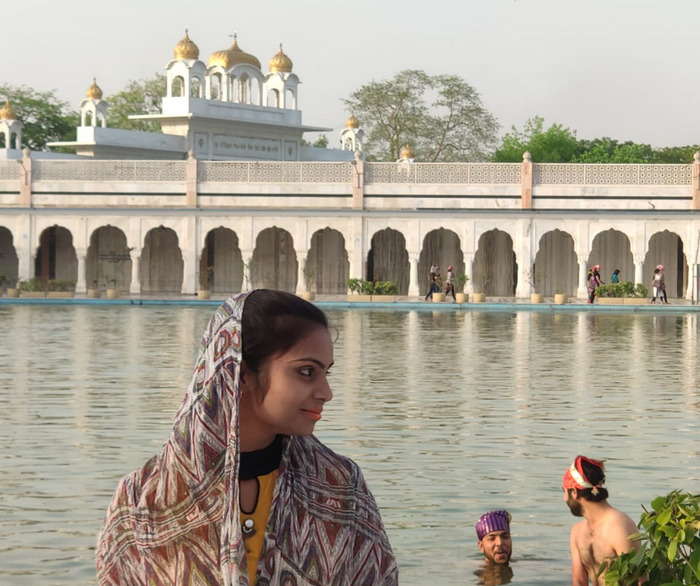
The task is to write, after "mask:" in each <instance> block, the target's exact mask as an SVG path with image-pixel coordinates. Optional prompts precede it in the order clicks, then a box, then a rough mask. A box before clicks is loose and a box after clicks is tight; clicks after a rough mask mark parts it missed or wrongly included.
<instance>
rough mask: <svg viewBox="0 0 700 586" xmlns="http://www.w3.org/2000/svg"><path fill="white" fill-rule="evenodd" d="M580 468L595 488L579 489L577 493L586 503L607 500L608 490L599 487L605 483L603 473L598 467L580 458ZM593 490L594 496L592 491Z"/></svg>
mask: <svg viewBox="0 0 700 586" xmlns="http://www.w3.org/2000/svg"><path fill="white" fill-rule="evenodd" d="M581 468H582V469H583V473H584V475H585V477H586V479H587V480H588V482H590V483H591V484H592V485H593V486H594V487H597V488H584V489H579V490H578V493H579V494H580V495H581V496H582V497H583V498H584V499H585V500H587V501H590V502H592V503H599V502H600V501H604V500H605V499H607V498H608V489H607V488H604V487H602V486H600V485H601V484H603V483H604V482H605V472H603V469H602V468H601V467H599V466H596V465H595V464H592V463H591V462H589V461H588V460H586V459H584V458H581ZM594 490H595V494H594V492H593V491H594Z"/></svg>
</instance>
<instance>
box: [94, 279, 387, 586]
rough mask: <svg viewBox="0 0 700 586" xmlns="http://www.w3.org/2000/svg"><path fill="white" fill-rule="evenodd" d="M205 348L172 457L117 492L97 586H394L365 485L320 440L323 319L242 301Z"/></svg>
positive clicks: (248, 297)
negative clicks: (317, 432)
mask: <svg viewBox="0 0 700 586" xmlns="http://www.w3.org/2000/svg"><path fill="white" fill-rule="evenodd" d="M202 346H203V349H202V353H201V354H200V357H199V359H198V361H197V365H196V367H195V371H194V376H193V379H192V382H191V383H190V386H189V389H188V392H187V395H186V396H185V401H184V403H183V405H182V407H181V408H180V411H179V413H178V415H177V417H176V419H175V424H174V426H173V431H172V432H171V434H170V438H169V439H168V441H167V443H166V445H165V447H164V449H163V451H162V452H161V453H160V454H158V455H156V456H154V457H153V458H152V459H151V460H150V461H149V462H148V463H146V465H145V466H144V467H143V468H141V469H139V470H136V471H135V472H132V473H131V474H130V475H128V476H126V477H125V478H124V479H122V481H121V482H120V483H119V486H118V487H117V490H116V493H115V495H114V497H113V499H112V503H111V504H110V507H109V509H108V511H107V516H106V518H105V522H104V525H103V527H102V530H101V532H100V535H99V537H98V541H97V551H96V557H97V570H98V579H99V583H100V584H102V585H104V584H128V585H130V586H131V585H148V586H150V585H152V584H156V585H165V584H168V585H170V584H177V585H181V584H188V585H189V584H197V585H202V586H205V585H206V586H209V585H226V586H229V585H231V586H233V585H248V584H250V585H254V584H258V585H269V584H288V585H290V586H291V585H302V584H303V585H306V584H313V585H324V584H348V585H349V584H391V585H393V584H397V583H398V569H397V566H396V562H395V560H394V556H393V554H392V551H391V547H390V545H389V541H388V539H387V536H386V534H385V532H384V528H383V526H382V521H381V517H380V515H379V510H378V508H377V505H376V503H375V501H374V498H373V497H372V494H371V493H370V491H369V489H368V488H367V486H366V484H365V481H364V479H363V477H362V472H361V471H360V469H359V467H358V466H357V465H356V464H355V463H354V462H353V461H352V460H350V459H348V458H345V457H343V456H339V455H337V454H335V453H334V452H332V451H331V450H330V449H328V448H327V447H325V446H324V445H323V444H322V443H321V442H319V441H318V440H317V439H316V438H315V437H314V436H313V435H312V433H313V429H314V425H315V424H316V422H317V421H319V420H320V419H321V414H322V411H323V407H324V406H325V404H326V403H327V402H328V401H330V400H331V398H332V397H333V393H332V392H331V389H330V387H329V385H328V380H327V375H328V369H329V368H330V367H331V365H332V363H333V344H332V342H331V338H330V334H329V332H328V323H327V320H326V317H325V315H324V314H323V312H322V311H320V310H319V309H318V308H316V307H315V306H314V305H312V304H310V303H308V302H306V301H303V300H302V299H300V298H298V297H296V296H294V295H291V294H289V293H283V292H280V291H271V290H258V291H253V292H251V293H243V294H241V295H238V296H235V297H232V298H230V299H229V300H228V301H226V302H225V303H224V304H223V305H222V306H221V307H220V308H219V309H218V311H217V312H216V314H215V315H214V316H213V317H212V319H211V321H210V323H209V326H208V328H207V330H206V332H205V334H204V338H203V340H202Z"/></svg>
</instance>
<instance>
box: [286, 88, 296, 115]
mask: <svg viewBox="0 0 700 586" xmlns="http://www.w3.org/2000/svg"><path fill="white" fill-rule="evenodd" d="M284 107H285V108H287V109H288V110H296V109H297V94H296V92H295V91H294V90H293V89H292V88H289V87H288V88H287V89H286V90H285V92H284Z"/></svg>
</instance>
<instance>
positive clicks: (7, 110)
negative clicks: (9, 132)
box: [0, 100, 17, 120]
mask: <svg viewBox="0 0 700 586" xmlns="http://www.w3.org/2000/svg"><path fill="white" fill-rule="evenodd" d="M0 120H17V112H15V109H14V108H13V107H12V104H10V100H7V101H6V102H5V105H4V106H3V107H2V108H0Z"/></svg>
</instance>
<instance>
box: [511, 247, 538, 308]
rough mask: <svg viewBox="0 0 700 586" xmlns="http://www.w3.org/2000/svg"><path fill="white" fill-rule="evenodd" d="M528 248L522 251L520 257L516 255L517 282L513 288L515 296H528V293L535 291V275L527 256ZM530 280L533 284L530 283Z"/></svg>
mask: <svg viewBox="0 0 700 586" xmlns="http://www.w3.org/2000/svg"><path fill="white" fill-rule="evenodd" d="M529 252H530V251H529V250H527V251H523V254H522V256H521V258H520V259H518V258H517V256H516V262H517V263H518V284H517V286H516V288H515V296H516V297H529V296H530V293H534V292H535V287H534V281H535V275H534V274H533V272H532V263H531V262H530V259H529V257H528V258H525V257H526V255H529ZM531 282H532V283H533V284H531Z"/></svg>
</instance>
